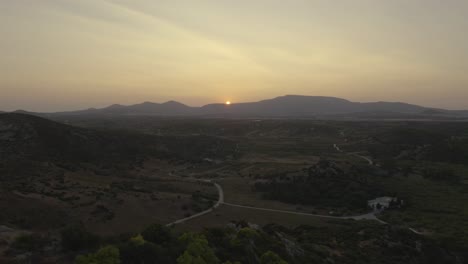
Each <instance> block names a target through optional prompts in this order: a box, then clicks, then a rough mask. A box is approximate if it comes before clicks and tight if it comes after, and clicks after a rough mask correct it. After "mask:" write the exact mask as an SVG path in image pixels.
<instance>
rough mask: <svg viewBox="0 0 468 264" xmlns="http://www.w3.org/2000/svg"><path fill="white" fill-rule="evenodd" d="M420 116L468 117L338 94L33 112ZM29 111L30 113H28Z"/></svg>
mask: <svg viewBox="0 0 468 264" xmlns="http://www.w3.org/2000/svg"><path fill="white" fill-rule="evenodd" d="M382 112H384V113H393V114H403V115H421V116H454V117H457V116H460V117H468V110H446V109H441V108H434V107H424V106H419V105H415V104H409V103H405V102H385V101H377V102H353V101H350V100H346V99H343V98H338V97H329V96H304V95H284V96H279V97H275V98H271V99H265V100H260V101H256V102H240V103H232V104H230V105H226V104H222V103H212V104H206V105H203V106H200V107H193V106H188V105H185V104H183V103H180V102H177V101H173V100H171V101H167V102H164V103H155V102H148V101H147V102H143V103H139V104H133V105H121V104H113V105H110V106H108V107H104V108H98V109H96V108H90V109H86V110H78V111H65V112H54V113H36V114H39V115H48V116H55V115H150V116H201V117H203V116H213V117H326V116H335V115H339V116H353V115H358V114H359V115H362V114H363V113H365V114H378V113H382ZM28 113H31V112H28Z"/></svg>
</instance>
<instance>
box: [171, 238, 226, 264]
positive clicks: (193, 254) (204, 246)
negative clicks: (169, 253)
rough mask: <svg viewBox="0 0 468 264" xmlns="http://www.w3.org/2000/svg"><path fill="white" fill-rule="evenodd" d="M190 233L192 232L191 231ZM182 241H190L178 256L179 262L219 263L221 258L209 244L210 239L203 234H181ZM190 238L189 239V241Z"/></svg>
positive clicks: (194, 263)
mask: <svg viewBox="0 0 468 264" xmlns="http://www.w3.org/2000/svg"><path fill="white" fill-rule="evenodd" d="M189 234H190V233H189ZM180 240H181V241H182V242H188V243H189V244H188V246H187V249H186V250H185V252H184V253H183V254H182V255H181V256H180V257H179V258H177V264H217V263H219V259H218V258H217V257H216V255H215V254H214V252H213V249H212V248H211V247H210V246H209V245H208V240H206V238H205V237H204V236H201V235H193V234H192V235H187V234H184V235H182V236H181V238H180ZM187 240H188V241H187Z"/></svg>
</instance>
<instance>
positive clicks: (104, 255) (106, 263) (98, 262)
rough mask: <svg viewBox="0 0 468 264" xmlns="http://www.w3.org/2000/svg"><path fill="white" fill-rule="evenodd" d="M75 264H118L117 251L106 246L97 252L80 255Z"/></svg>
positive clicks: (118, 254)
mask: <svg viewBox="0 0 468 264" xmlns="http://www.w3.org/2000/svg"><path fill="white" fill-rule="evenodd" d="M75 263H76V264H120V252H119V249H118V248H116V247H114V246H106V247H103V248H101V249H99V251H98V252H96V253H94V254H89V255H80V256H78V257H77V258H76V259H75Z"/></svg>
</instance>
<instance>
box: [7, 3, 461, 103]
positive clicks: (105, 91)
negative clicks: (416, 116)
mask: <svg viewBox="0 0 468 264" xmlns="http://www.w3.org/2000/svg"><path fill="white" fill-rule="evenodd" d="M467 13H468V2H467V1H464V0H448V1H436V0H413V1H406V0H395V1H386V0H342V1H326V0H322V1H318V0H316V1H313V0H304V1H302V0H295V1H279V0H270V1H267V0H257V1H226V0H221V1H219V0H218V1H215V0H201V1H191V0H190V1H188V0H186V1H182V0H181V1H173V0H166V1H164V0H157V1H154V0H105V1H104V0H102V1H96V0H80V1H76V0H41V1H35V0H14V1H9V0H0V39H1V41H0V57H1V60H0V110H15V109H25V110H32V111H61V110H73V109H83V108H88V107H103V106H107V105H110V104H114V103H119V104H134V103H140V102H144V101H153V102H164V101H168V100H177V101H180V102H182V103H185V104H188V105H194V106H199V105H203V104H207V103H214V102H218V103H223V102H224V103H226V104H228V100H229V101H232V102H246V101H257V100H262V99H267V98H272V97H276V96H280V95H285V94H302V95H326V96H335V97H340V98H345V99H349V100H352V101H404V102H408V103H415V104H420V105H424V106H433V107H443V108H448V109H468V103H467V100H466V99H467V98H468V77H467V75H466V72H467V70H468V50H467V48H466V47H468V35H467V34H466V32H468V16H467V15H466V14H467Z"/></svg>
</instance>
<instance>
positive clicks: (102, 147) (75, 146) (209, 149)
mask: <svg viewBox="0 0 468 264" xmlns="http://www.w3.org/2000/svg"><path fill="white" fill-rule="evenodd" d="M232 144H233V143H232V142H230V141H227V140H221V139H219V138H214V137H208V136H198V137H196V138H195V137H176V136H166V137H159V136H153V135H145V134H140V133H136V132H128V131H121V130H106V131H101V130H100V131H98V130H93V129H85V128H79V127H73V126H69V125H65V124H61V123H57V122H54V121H50V120H47V119H44V118H41V117H37V116H31V115H25V114H17V113H9V114H0V165H1V166H0V172H2V173H1V174H0V175H2V178H5V177H9V176H12V177H20V176H30V175H31V174H35V173H36V172H35V171H34V168H35V167H38V166H41V167H42V166H43V165H44V163H45V164H49V165H56V166H59V167H64V168H66V169H71V170H73V169H76V167H77V166H86V167H89V166H92V167H93V168H106V170H111V171H115V172H121V171H123V170H127V169H131V168H132V167H133V166H135V165H136V164H139V163H141V162H142V160H144V159H145V158H148V157H155V158H164V159H171V158H176V159H183V160H201V159H203V158H206V157H213V156H216V157H220V158H222V157H224V156H225V155H227V154H228V153H229V151H231V149H234V148H233V147H232ZM200 145H203V146H205V147H204V148H202V150H201V151H200ZM49 167H50V166H49Z"/></svg>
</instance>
